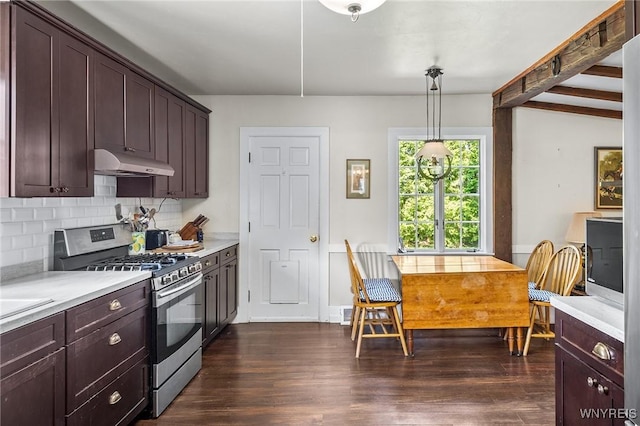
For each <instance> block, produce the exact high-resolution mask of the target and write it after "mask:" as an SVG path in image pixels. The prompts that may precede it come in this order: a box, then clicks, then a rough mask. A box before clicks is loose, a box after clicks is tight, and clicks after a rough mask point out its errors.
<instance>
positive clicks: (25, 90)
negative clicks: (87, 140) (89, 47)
mask: <svg viewBox="0 0 640 426" xmlns="http://www.w3.org/2000/svg"><path fill="white" fill-rule="evenodd" d="M13 11H14V12H15V13H14V14H13V31H14V38H15V42H14V43H15V44H14V50H13V53H14V58H15V62H14V69H13V73H12V79H13V81H14V83H13V84H14V92H13V99H14V103H15V109H14V115H13V117H12V123H11V126H12V128H13V129H14V130H13V132H14V137H13V138H12V141H11V151H12V152H13V153H14V156H13V158H12V164H11V169H12V170H13V173H14V179H13V180H12V183H11V189H10V193H11V195H14V196H18V197H37V196H46V195H51V194H55V195H57V194H56V192H55V190H56V188H58V180H57V177H58V167H59V162H58V161H57V160H58V136H57V135H58V119H57V113H58V109H57V108H55V105H54V100H55V94H56V92H57V90H58V87H57V86H56V85H54V79H55V74H56V72H55V67H56V64H55V62H54V53H55V51H56V49H57V37H58V31H57V30H56V29H55V28H54V27H52V26H51V25H49V24H47V23H46V22H44V21H43V20H41V19H39V18H37V17H35V16H33V15H32V14H31V13H29V12H27V11H25V10H23V9H21V8H20V7H14V8H13Z"/></svg>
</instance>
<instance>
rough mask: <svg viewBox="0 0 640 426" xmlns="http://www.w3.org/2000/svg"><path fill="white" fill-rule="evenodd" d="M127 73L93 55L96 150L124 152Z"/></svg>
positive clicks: (101, 56) (112, 63)
mask: <svg viewBox="0 0 640 426" xmlns="http://www.w3.org/2000/svg"><path fill="white" fill-rule="evenodd" d="M126 74H127V69H126V68H125V67H124V66H122V65H120V64H119V63H117V62H116V61H114V60H112V59H111V58H108V57H106V56H105V55H103V54H100V53H98V54H96V60H95V67H94V70H93V76H94V77H93V78H94V82H95V83H94V85H95V107H94V114H95V124H94V126H95V147H96V148H104V149H110V150H116V151H118V152H121V151H124V150H125V132H126V127H125V99H126V96H125V90H126Z"/></svg>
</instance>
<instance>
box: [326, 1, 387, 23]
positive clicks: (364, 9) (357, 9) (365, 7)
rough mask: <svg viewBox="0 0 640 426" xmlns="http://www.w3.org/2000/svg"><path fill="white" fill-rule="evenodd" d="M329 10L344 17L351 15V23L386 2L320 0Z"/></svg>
mask: <svg viewBox="0 0 640 426" xmlns="http://www.w3.org/2000/svg"><path fill="white" fill-rule="evenodd" d="M319 1H320V3H322V4H323V5H324V7H326V8H327V9H331V10H333V11H334V12H336V13H340V14H342V15H351V21H352V22H356V21H357V20H358V18H359V17H360V15H362V14H365V13H368V12H371V11H372V10H374V9H377V8H378V7H380V6H381V5H382V3H384V2H385V1H386V0H359V1H354V0H319Z"/></svg>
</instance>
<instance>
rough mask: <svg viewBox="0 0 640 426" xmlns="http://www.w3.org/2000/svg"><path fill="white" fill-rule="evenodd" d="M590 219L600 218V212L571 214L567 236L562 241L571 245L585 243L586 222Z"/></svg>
mask: <svg viewBox="0 0 640 426" xmlns="http://www.w3.org/2000/svg"><path fill="white" fill-rule="evenodd" d="M590 217H602V213H600V212H576V213H574V214H573V218H572V219H571V223H570V224H569V229H567V235H565V237H564V239H565V240H566V241H568V242H570V243H573V244H584V242H585V241H586V235H585V234H586V231H585V228H586V226H587V224H586V220H587V219H588V218H590Z"/></svg>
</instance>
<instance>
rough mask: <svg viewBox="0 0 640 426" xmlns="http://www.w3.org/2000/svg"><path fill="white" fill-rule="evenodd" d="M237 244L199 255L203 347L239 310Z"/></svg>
mask: <svg viewBox="0 0 640 426" xmlns="http://www.w3.org/2000/svg"><path fill="white" fill-rule="evenodd" d="M237 251H238V246H237V245H234V246H232V247H229V248H227V249H224V250H221V251H219V252H217V253H214V254H210V255H208V256H205V257H203V258H202V265H203V276H204V288H205V309H204V311H205V313H204V317H203V320H202V346H203V347H205V346H206V345H208V344H209V343H211V341H212V340H213V338H214V337H216V336H217V335H218V334H220V332H221V331H222V329H223V328H224V327H225V326H226V325H227V324H229V323H230V322H231V321H233V319H234V318H235V317H236V314H237V312H238V275H237V274H238V272H237V270H238V258H237Z"/></svg>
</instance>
